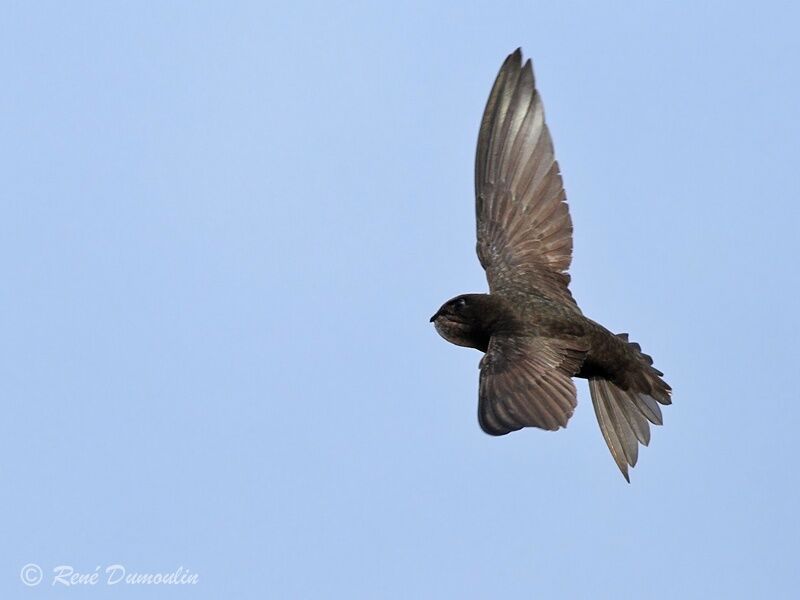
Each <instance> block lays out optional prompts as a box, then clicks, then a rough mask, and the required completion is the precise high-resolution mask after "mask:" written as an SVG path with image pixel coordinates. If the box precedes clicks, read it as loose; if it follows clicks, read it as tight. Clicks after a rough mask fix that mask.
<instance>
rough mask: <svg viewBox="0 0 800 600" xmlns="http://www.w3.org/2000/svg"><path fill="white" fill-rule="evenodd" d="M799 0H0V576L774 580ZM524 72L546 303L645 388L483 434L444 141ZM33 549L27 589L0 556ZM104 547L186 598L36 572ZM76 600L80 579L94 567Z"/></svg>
mask: <svg viewBox="0 0 800 600" xmlns="http://www.w3.org/2000/svg"><path fill="white" fill-rule="evenodd" d="M798 24H800V9H797V8H792V5H791V3H788V2H787V3H785V4H782V5H779V4H775V3H764V2H752V3H732V2H717V3H699V2H691V3H690V2H684V3H674V2H670V3H666V2H665V3H648V4H647V5H646V6H645V5H644V3H633V2H630V3H613V4H611V3H608V4H600V3H594V2H586V3H565V2H551V3H537V2H518V3H503V2H486V3H449V5H448V6H445V5H444V4H442V5H440V6H431V5H430V3H427V2H419V3H412V4H409V3H384V4H383V5H378V4H377V3H376V4H367V3H357V4H338V5H334V4H331V3H322V2H320V3H318V4H308V3H302V2H300V3H298V2H293V3H287V4H286V5H284V6H279V5H277V4H271V3H268V2H256V3H243V2H234V3H228V2H220V3H216V4H211V3H189V2H170V3H141V2H115V3H101V2H95V3H81V2H70V3H66V2H37V3H28V2H10V3H8V2H7V3H3V7H2V19H0V73H2V86H0V139H1V140H2V143H0V185H1V186H2V187H0V194H1V197H2V211H1V212H0V275H2V285H1V286H0V290H2V291H1V293H2V311H0V391H1V392H2V402H3V418H2V419H0V477H1V478H2V484H1V485H0V490H2V491H1V492H0V508H2V513H3V517H2V520H1V521H0V523H1V527H2V529H1V530H0V539H2V542H0V596H2V597H3V598H4V599H5V598H8V599H11V598H15V599H16V598H23V599H24V598H50V597H64V598H83V597H85V598H90V597H91V598H97V597H119V598H448V597H449V598H498V597H508V598H555V597H565V598H642V597H650V598H676V597H682V598H707V597H716V598H753V597H762V598H789V597H797V593H798V591H797V587H798V584H800V575H798V568H799V567H800V552H798V544H799V542H798V538H799V537H800V527H799V526H798V513H797V511H798V506H799V505H800V487H798V466H797V459H798V455H799V454H800V441H798V435H797V428H798V420H800V403H799V402H798V401H800V394H799V393H798V387H797V386H798V378H797V374H798V362H799V361H800V350H799V348H800V321H798V316H797V311H798V290H799V289H800V274H799V269H798V264H797V259H798V255H799V254H800V233H799V232H798V230H799V228H800V211H798V195H800V167H799V166H798V163H800V41H799V40H800V36H798ZM517 46H522V47H523V50H524V52H525V54H526V56H531V57H533V59H534V68H535V72H536V76H537V83H538V86H539V89H540V91H541V93H542V96H543V99H544V105H545V109H546V114H547V118H548V122H549V124H550V127H551V130H552V133H553V138H554V141H555V147H556V153H557V157H558V159H559V162H560V164H561V168H562V172H563V175H564V180H565V185H566V189H567V195H568V199H569V202H570V207H571V212H572V216H573V220H574V224H575V251H574V256H575V259H574V262H573V268H572V275H573V285H572V289H573V292H574V294H575V296H576V298H577V299H578V301H579V302H580V304H581V306H582V308H583V310H584V312H585V313H586V314H587V315H589V316H591V317H592V318H594V319H596V320H598V321H600V322H602V323H603V324H605V325H606V326H607V327H609V328H611V329H613V330H615V331H628V332H630V334H631V338H632V339H634V340H637V341H639V342H640V343H641V344H642V346H643V347H644V349H645V351H647V352H649V353H651V354H652V355H653V356H654V357H655V360H656V366H658V367H659V368H660V369H661V370H663V371H664V372H665V373H666V379H667V380H668V381H669V382H670V383H671V385H672V386H673V388H674V405H673V406H672V407H669V408H667V409H665V411H664V413H665V425H664V427H661V428H656V429H655V430H654V432H653V440H652V443H651V446H650V448H647V449H644V450H643V451H642V452H641V454H640V462H639V465H638V466H637V467H636V469H634V470H633V472H632V484H631V485H627V484H626V483H625V481H624V480H623V479H622V477H621V476H620V474H619V472H618V471H617V468H616V466H615V465H614V463H613V460H612V459H611V456H610V454H609V452H608V450H607V449H606V446H605V444H604V442H603V440H602V437H601V435H600V432H599V429H598V426H597V423H596V421H595V416H594V412H593V410H592V408H591V402H590V400H589V394H588V389H587V386H586V384H585V382H583V381H579V383H578V395H579V406H578V410H577V412H576V414H575V416H574V418H573V419H572V421H571V422H570V425H569V427H568V428H567V429H566V430H564V431H562V432H560V433H558V434H552V433H546V432H541V431H537V430H525V431H522V432H519V433H516V434H513V435H509V436H506V437H504V438H500V439H495V438H491V437H489V436H487V435H485V434H483V433H482V432H481V431H480V429H479V428H478V424H477V419H476V405H477V380H478V369H477V365H478V360H479V358H480V355H479V353H477V352H476V351H474V350H468V349H463V348H457V347H455V346H452V345H450V344H447V343H446V342H444V341H443V340H442V339H440V338H439V337H438V336H437V335H436V333H435V332H434V330H433V328H432V326H431V324H430V323H429V322H428V318H429V317H430V315H431V314H432V313H433V312H434V311H435V310H436V309H437V308H438V307H439V305H440V304H441V303H442V302H443V301H445V300H447V299H448V298H450V297H452V296H454V295H456V294H458V293H462V292H469V291H484V290H485V289H486V283H485V279H484V275H483V273H482V271H481V269H480V267H479V265H478V261H477V258H476V256H475V253H474V213H473V211H474V208H473V189H472V186H473V173H472V169H473V156H474V146H475V141H476V138H477V130H478V124H479V120H480V116H481V112H482V110H483V107H484V103H485V101H486V97H487V95H488V93H489V89H490V86H491V84H492V81H493V79H494V77H495V74H496V72H497V70H498V68H499V66H500V64H501V62H502V61H503V59H504V58H505V56H506V55H507V54H508V53H509V52H511V51H512V50H513V49H514V48H516V47H517ZM29 562H34V563H38V564H40V565H41V566H42V568H43V569H45V573H46V579H45V582H44V583H43V584H42V585H41V586H39V587H38V588H30V589H29V588H26V587H25V586H24V585H22V583H21V581H20V577H19V570H20V568H21V567H22V566H23V565H24V564H26V563H29ZM113 563H121V564H123V565H125V566H126V567H127V568H128V570H130V571H138V572H168V571H172V570H174V569H176V568H178V567H179V566H184V567H185V568H188V569H190V570H191V571H192V572H195V573H198V574H199V583H198V584H197V585H196V586H194V587H192V588H181V587H170V588H168V587H160V588H152V587H151V588H147V589H143V588H141V587H139V588H136V587H130V586H129V587H125V588H123V587H122V586H121V585H120V586H117V587H115V588H112V589H108V588H107V587H104V586H103V585H102V584H101V585H99V586H98V587H97V588H90V589H74V588H73V589H65V588H53V587H51V586H50V585H49V583H50V580H51V579H52V577H51V575H50V572H51V570H52V568H53V567H55V566H56V565H61V564H66V565H72V566H73V567H74V568H75V570H77V571H80V572H93V571H94V569H95V567H96V566H101V567H102V568H105V566H107V565H109V564H113ZM101 588H102V589H101Z"/></svg>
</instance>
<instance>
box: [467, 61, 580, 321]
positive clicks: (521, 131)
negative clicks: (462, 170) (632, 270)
mask: <svg viewBox="0 0 800 600" xmlns="http://www.w3.org/2000/svg"><path fill="white" fill-rule="evenodd" d="M475 194H476V216H477V229H478V245H477V250H478V258H479V259H480V261H481V265H482V266H483V268H484V269H485V270H486V277H487V279H488V280H489V288H490V289H491V290H492V291H493V292H495V291H499V292H506V293H531V292H533V293H538V294H540V295H542V296H544V297H546V298H549V299H551V300H556V301H561V302H564V303H566V304H568V305H570V306H572V307H574V309H575V310H577V309H578V307H577V305H576V304H575V300H574V299H573V298H572V295H571V294H570V292H569V289H568V288H567V286H568V285H569V275H568V274H567V273H566V271H567V269H568V268H569V265H570V262H571V261H572V220H571V219H570V216H569V210H568V208H567V204H566V201H565V200H566V197H565V195H564V188H563V185H562V181H561V175H560V173H559V170H558V163H557V162H556V160H555V156H554V153H553V143H552V141H551V139H550V132H549V131H548V129H547V125H546V124H545V122H544V110H543V108H542V101H541V98H540V96H539V93H538V92H537V91H536V87H535V85H534V78H533V69H532V68H531V61H530V60H528V61H526V62H525V64H524V66H523V65H522V53H521V52H520V50H519V49H517V50H516V52H514V53H513V54H511V55H510V56H509V57H508V58H507V59H506V61H505V62H504V63H503V66H502V67H501V68H500V72H499V73H498V75H497V79H496V80H495V82H494V87H493V88H492V92H491V94H490V95H489V100H488V102H487V103H486V109H485V111H484V113H483V120H482V121H481V130H480V134H479V136H478V150H477V155H476V158H475Z"/></svg>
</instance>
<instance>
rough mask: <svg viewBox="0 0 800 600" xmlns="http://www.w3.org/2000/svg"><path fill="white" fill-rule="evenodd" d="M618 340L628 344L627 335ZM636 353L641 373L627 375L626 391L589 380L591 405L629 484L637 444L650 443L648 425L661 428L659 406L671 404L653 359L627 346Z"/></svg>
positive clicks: (605, 382) (636, 454)
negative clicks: (629, 473)
mask: <svg viewBox="0 0 800 600" xmlns="http://www.w3.org/2000/svg"><path fill="white" fill-rule="evenodd" d="M619 337H620V338H622V339H623V340H625V341H626V342H627V341H628V336H627V334H619ZM628 344H629V345H630V346H631V347H632V348H634V349H635V350H636V351H637V354H638V355H639V361H640V363H641V366H642V369H641V371H639V372H637V373H633V374H631V375H632V377H631V381H630V383H631V385H630V386H629V388H630V389H627V390H623V389H622V388H620V387H619V386H617V385H616V384H615V383H613V382H612V381H609V380H608V379H602V378H599V377H595V378H591V379H589V391H590V392H591V396H592V404H593V405H594V411H595V414H596V415H597V421H598V423H599V424H600V430H601V431H602V433H603V438H604V439H605V441H606V445H607V446H608V449H609V450H610V451H611V456H613V457H614V462H616V463H617V466H618V467H619V470H620V471H621V472H622V475H623V476H624V477H625V479H626V480H627V481H628V482H629V483H630V477H629V475H628V467H629V466H630V467H634V466H635V465H636V462H637V460H638V458H639V444H642V445H643V446H647V445H648V444H649V443H650V423H652V424H653V425H661V424H662V423H663V418H662V415H661V407H660V406H659V404H671V403H672V399H671V398H670V393H671V391H672V390H671V388H670V387H669V385H667V383H666V382H665V381H664V380H662V379H661V375H663V374H662V373H661V371H658V370H657V369H655V368H654V367H653V366H652V364H653V359H652V358H650V357H649V356H647V355H646V354H642V353H641V351H640V349H639V345H638V344H635V343H632V342H628Z"/></svg>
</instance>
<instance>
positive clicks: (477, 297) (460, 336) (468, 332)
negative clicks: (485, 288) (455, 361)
mask: <svg viewBox="0 0 800 600" xmlns="http://www.w3.org/2000/svg"><path fill="white" fill-rule="evenodd" d="M486 297H487V295H486V294H462V295H461V296H456V297H455V298H453V299H452V300H448V301H447V302H445V303H444V304H442V306H441V308H440V309H439V310H438V311H436V314H435V315H433V316H432V317H431V323H433V325H434V327H436V331H437V332H438V333H439V335H441V336H442V337H443V338H444V339H446V340H447V341H448V342H450V343H451V344H456V345H457V346H466V347H467V348H478V349H479V350H483V351H484V352H485V351H486V346H487V345H488V343H489V335H490V333H489V331H487V330H486V326H485V325H486V321H487V316H488V315H487V308H488V307H487V303H486V302H485V300H484V299H485V298H486Z"/></svg>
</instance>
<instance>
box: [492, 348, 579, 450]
mask: <svg viewBox="0 0 800 600" xmlns="http://www.w3.org/2000/svg"><path fill="white" fill-rule="evenodd" d="M585 355H586V350H585V348H582V347H581V346H579V345H577V344H576V343H574V342H568V341H565V340H556V339H550V338H541V337H524V336H506V335H495V336H493V337H492V339H491V341H490V342H489V347H488V349H487V350H486V354H485V355H484V357H483V358H482V359H481V380H480V387H479V402H478V422H479V423H480V426H481V429H483V430H484V431H485V432H486V433H488V434H490V435H505V434H506V433H511V432H512V431H516V430H518V429H522V428H523V427H539V428H540V429H550V430H556V429H558V428H560V427H566V425H567V421H568V420H569V418H570V417H571V416H572V413H573V411H574V410H575V406H576V404H577V400H576V396H575V384H574V383H572V375H574V374H575V373H576V372H577V371H578V369H579V368H580V366H581V364H582V363H583V359H584V357H585Z"/></svg>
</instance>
